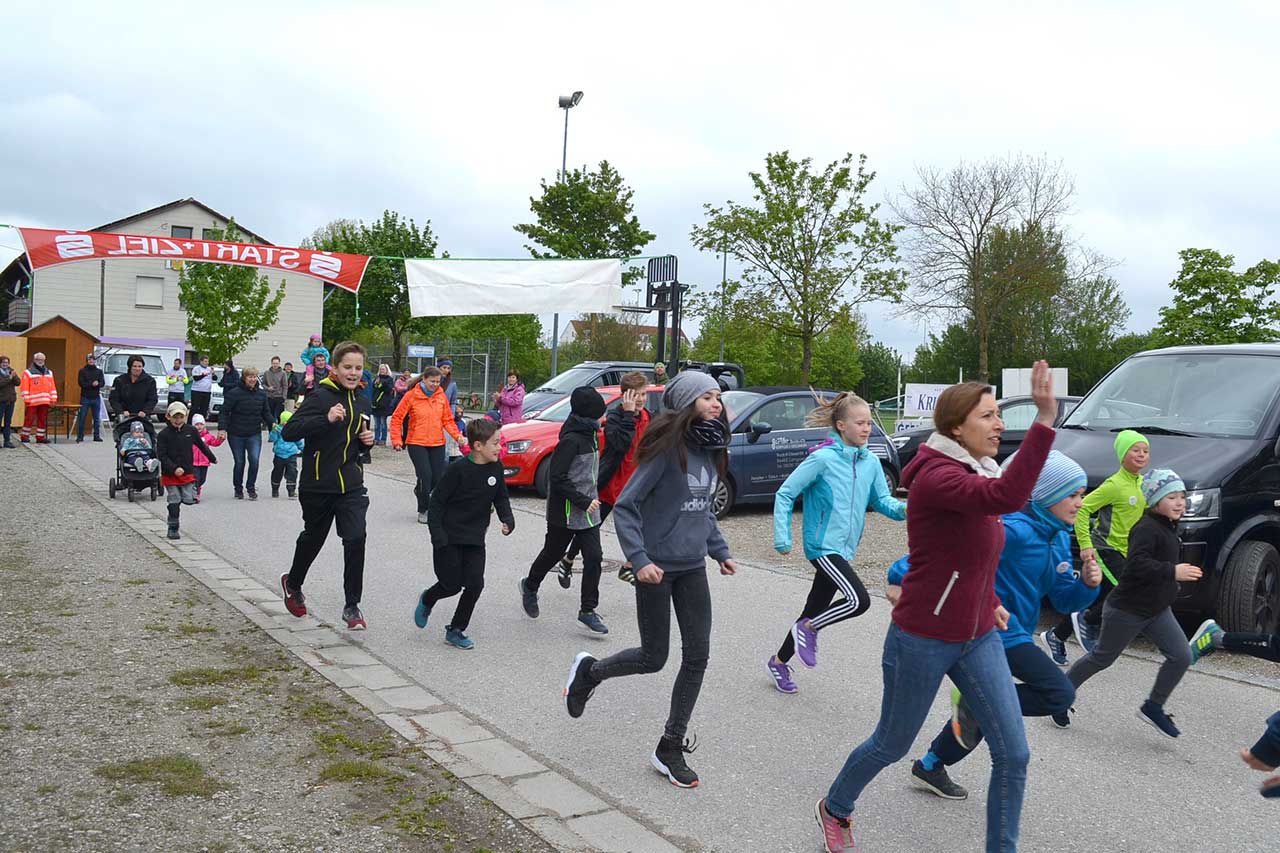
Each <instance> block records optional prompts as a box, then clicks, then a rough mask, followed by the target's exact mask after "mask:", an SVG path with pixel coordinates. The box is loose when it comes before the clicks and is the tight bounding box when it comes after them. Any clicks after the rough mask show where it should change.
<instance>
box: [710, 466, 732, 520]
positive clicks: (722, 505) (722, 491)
mask: <svg viewBox="0 0 1280 853" xmlns="http://www.w3.org/2000/svg"><path fill="white" fill-rule="evenodd" d="M733 499H734V494H733V483H732V482H730V481H729V478H728V477H721V478H720V479H719V480H717V481H716V493H715V494H714V495H712V496H711V511H712V512H713V513H715V516H716V519H717V520H718V519H721V518H724V517H725V516H726V515H728V514H729V510H731V509H733Z"/></svg>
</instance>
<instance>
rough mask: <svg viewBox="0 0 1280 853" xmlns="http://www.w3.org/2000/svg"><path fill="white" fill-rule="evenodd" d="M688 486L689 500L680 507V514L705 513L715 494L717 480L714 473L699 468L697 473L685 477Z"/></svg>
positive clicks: (690, 473) (708, 469)
mask: <svg viewBox="0 0 1280 853" xmlns="http://www.w3.org/2000/svg"><path fill="white" fill-rule="evenodd" d="M685 478H686V481H687V482H688V485H689V499H688V500H687V501H685V502H684V503H682V504H681V505H680V511H681V512H706V511H707V509H708V507H710V506H711V499H712V497H713V496H714V495H715V493H716V486H717V485H718V484H719V479H718V478H717V477H716V474H715V471H714V470H713V469H711V468H708V467H705V466H699V469H698V470H697V471H690V472H689V473H688V474H686V475H685Z"/></svg>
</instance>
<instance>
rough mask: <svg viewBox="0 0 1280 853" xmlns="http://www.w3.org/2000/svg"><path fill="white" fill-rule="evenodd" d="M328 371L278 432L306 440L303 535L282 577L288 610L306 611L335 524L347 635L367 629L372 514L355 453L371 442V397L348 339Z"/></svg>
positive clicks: (359, 355)
mask: <svg viewBox="0 0 1280 853" xmlns="http://www.w3.org/2000/svg"><path fill="white" fill-rule="evenodd" d="M333 356H334V367H333V371H332V372H331V374H330V375H329V376H327V377H325V378H324V379H323V380H321V381H319V382H317V383H316V385H315V388H314V389H312V391H311V392H310V393H308V394H307V396H306V397H305V398H304V400H303V403H302V405H301V406H299V407H298V409H297V411H295V412H294V413H293V417H292V418H290V419H289V422H288V423H287V424H285V425H284V427H283V428H282V429H281V430H280V435H281V437H282V438H283V439H284V440H285V441H298V440H299V439H305V440H306V445H305V447H306V450H305V453H304V455H303V458H302V471H301V476H300V477H299V482H298V502H299V503H300V504H301V505H302V523H303V528H302V533H300V534H298V543H297V547H296V548H295V549H294V552H293V566H292V567H291V568H290V569H289V571H288V572H286V573H284V574H283V575H281V576H280V587H281V589H282V590H283V592H284V599H285V607H286V608H288V610H289V612H290V613H292V614H293V615H294V616H305V615H306V614H307V606H306V600H305V598H304V597H303V595H302V584H303V581H305V580H306V578H307V571H308V570H309V569H310V568H311V564H312V563H313V562H314V561H315V559H316V556H317V555H318V554H319V553H320V549H321V548H323V547H324V542H325V539H327V538H328V536H329V526H330V525H331V524H333V523H334V522H336V523H337V526H338V536H339V537H341V538H342V557H343V572H342V585H343V589H344V591H345V593H346V606H345V607H344V608H343V610H342V618H343V619H344V620H346V623H347V627H348V628H350V629H351V630H353V631H355V630H362V629H364V628H365V627H366V624H365V621H364V615H363V614H362V613H361V612H360V596H361V593H362V592H363V589H364V547H365V538H366V534H365V514H366V513H367V512H368V510H369V497H368V492H367V490H366V489H365V487H364V470H363V468H362V467H361V465H360V461H359V458H360V455H361V454H362V453H364V452H366V450H367V449H368V448H369V447H371V446H372V445H373V430H372V429H371V428H370V418H371V410H370V404H369V398H368V397H366V396H365V395H364V394H362V393H361V392H360V390H359V388H358V387H357V386H358V385H359V383H360V375H361V372H362V371H363V369H364V348H363V347H361V346H360V345H359V344H356V343H352V342H350V341H346V342H343V343H341V344H339V345H338V346H336V347H335V348H334V350H333Z"/></svg>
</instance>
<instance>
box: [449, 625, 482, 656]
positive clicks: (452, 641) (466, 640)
mask: <svg viewBox="0 0 1280 853" xmlns="http://www.w3.org/2000/svg"><path fill="white" fill-rule="evenodd" d="M444 641H445V642H446V643H448V644H449V645H451V646H454V647H456V648H459V649H463V650H466V651H470V650H471V649H474V648H475V647H476V642H475V640H473V639H471V638H470V637H468V636H467V635H466V634H464V633H462V632H461V631H459V630H458V629H457V628H445V629H444Z"/></svg>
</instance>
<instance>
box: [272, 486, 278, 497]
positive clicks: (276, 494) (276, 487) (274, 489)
mask: <svg viewBox="0 0 1280 853" xmlns="http://www.w3.org/2000/svg"><path fill="white" fill-rule="evenodd" d="M271 497H273V498H278V497H280V487H279V486H272V487H271Z"/></svg>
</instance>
